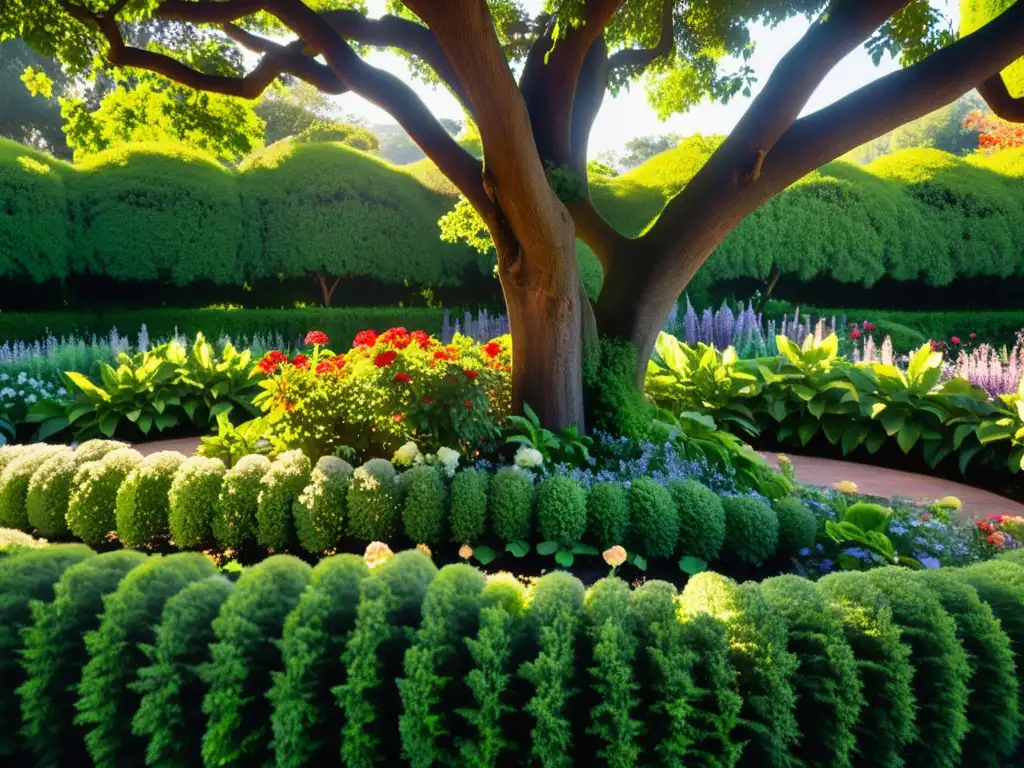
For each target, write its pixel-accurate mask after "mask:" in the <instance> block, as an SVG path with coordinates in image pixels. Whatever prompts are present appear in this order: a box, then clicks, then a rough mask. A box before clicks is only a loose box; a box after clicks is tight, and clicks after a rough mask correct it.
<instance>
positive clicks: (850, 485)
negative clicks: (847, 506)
mask: <svg viewBox="0 0 1024 768" xmlns="http://www.w3.org/2000/svg"><path fill="white" fill-rule="evenodd" d="M832 487H833V488H835V489H836V490H837V491H839V492H840V493H856V492H857V484H856V483H854V482H851V481H849V480H841V481H840V482H838V483H836V484H835V485H834V486H832Z"/></svg>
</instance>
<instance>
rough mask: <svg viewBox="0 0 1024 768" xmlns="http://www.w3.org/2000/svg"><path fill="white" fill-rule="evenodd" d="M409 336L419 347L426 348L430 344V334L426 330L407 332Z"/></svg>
mask: <svg viewBox="0 0 1024 768" xmlns="http://www.w3.org/2000/svg"><path fill="white" fill-rule="evenodd" d="M409 338H411V339H412V340H413V341H415V342H416V343H417V344H419V345H420V349H426V348H427V347H429V346H430V335H429V334H428V333H427V332H426V331H413V332H412V333H410V334H409Z"/></svg>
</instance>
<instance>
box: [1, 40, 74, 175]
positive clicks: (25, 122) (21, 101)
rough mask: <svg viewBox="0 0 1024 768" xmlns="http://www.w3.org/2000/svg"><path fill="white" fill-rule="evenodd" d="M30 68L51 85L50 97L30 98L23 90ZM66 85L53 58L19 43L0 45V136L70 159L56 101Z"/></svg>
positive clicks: (65, 79)
mask: <svg viewBox="0 0 1024 768" xmlns="http://www.w3.org/2000/svg"><path fill="white" fill-rule="evenodd" d="M30 67H31V71H32V72H33V73H35V72H42V73H43V74H44V75H45V76H46V78H47V79H48V81H49V82H50V83H52V85H50V86H49V87H48V88H49V91H50V95H49V96H40V97H38V98H33V97H32V94H31V93H30V92H29V90H28V88H26V85H25V82H24V80H23V78H24V76H25V71H26V69H28V68H30ZM67 85H68V80H67V78H65V77H63V73H62V72H61V69H60V65H59V64H58V63H57V62H56V61H54V60H53V59H47V58H46V57H44V56H40V55H39V54H37V53H36V52H35V51H33V50H32V49H30V48H29V47H28V46H27V45H25V43H23V42H22V41H21V40H8V41H6V42H4V43H0V136H3V137H5V138H8V139H14V140H15V141H19V142H21V143H22V144H27V145H28V146H30V147H35V148H36V149H45V150H46V151H48V152H50V153H51V154H53V155H55V156H57V157H61V158H64V159H70V158H71V151H70V150H69V149H68V145H67V142H66V141H65V139H64V133H63V132H62V131H61V126H62V124H63V121H62V119H61V116H60V103H59V102H58V101H57V98H58V96H60V95H63V93H64V91H65V89H66V87H67Z"/></svg>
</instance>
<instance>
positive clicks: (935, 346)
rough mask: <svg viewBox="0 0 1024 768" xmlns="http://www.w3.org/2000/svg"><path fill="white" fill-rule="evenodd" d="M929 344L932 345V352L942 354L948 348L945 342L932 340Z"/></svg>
mask: <svg viewBox="0 0 1024 768" xmlns="http://www.w3.org/2000/svg"><path fill="white" fill-rule="evenodd" d="M928 343H929V344H931V345H932V352H941V351H942V350H944V349H945V348H946V342H944V341H935V340H934V339H932V340H931V341H929V342H928Z"/></svg>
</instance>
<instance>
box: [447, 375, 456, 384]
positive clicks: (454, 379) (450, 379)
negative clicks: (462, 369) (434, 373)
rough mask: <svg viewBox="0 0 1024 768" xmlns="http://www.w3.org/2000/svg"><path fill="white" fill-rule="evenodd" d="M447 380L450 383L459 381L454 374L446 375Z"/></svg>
mask: <svg viewBox="0 0 1024 768" xmlns="http://www.w3.org/2000/svg"><path fill="white" fill-rule="evenodd" d="M448 382H449V383H450V384H458V383H459V380H458V379H456V378H455V377H454V376H449V377H448Z"/></svg>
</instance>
